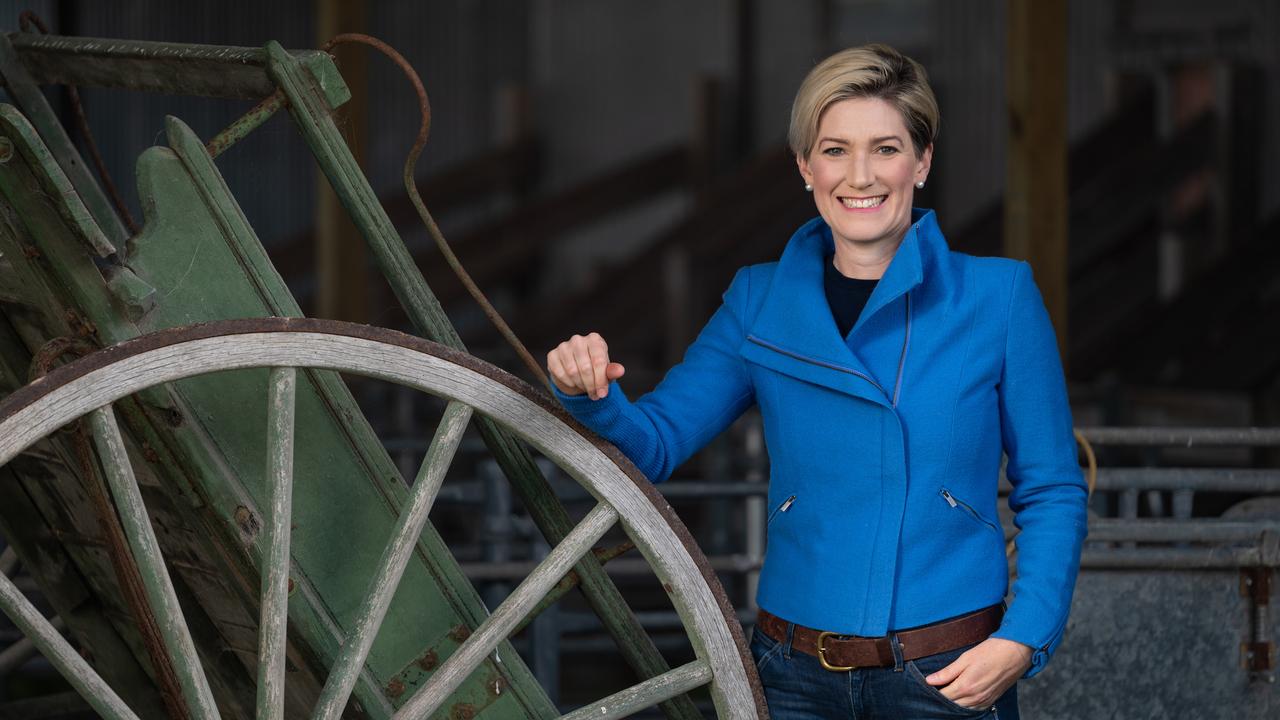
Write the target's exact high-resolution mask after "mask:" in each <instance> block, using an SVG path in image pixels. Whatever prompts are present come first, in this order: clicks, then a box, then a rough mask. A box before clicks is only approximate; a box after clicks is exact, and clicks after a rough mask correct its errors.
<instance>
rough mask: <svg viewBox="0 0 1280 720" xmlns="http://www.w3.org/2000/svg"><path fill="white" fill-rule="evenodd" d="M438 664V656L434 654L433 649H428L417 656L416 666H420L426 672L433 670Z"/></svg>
mask: <svg viewBox="0 0 1280 720" xmlns="http://www.w3.org/2000/svg"><path fill="white" fill-rule="evenodd" d="M439 664H440V656H439V655H438V654H436V651H435V650H428V651H427V654H426V655H423V656H422V657H420V658H418V667H420V668H422V669H423V670H424V671H426V672H431V671H432V670H435V669H436V666H437V665H439Z"/></svg>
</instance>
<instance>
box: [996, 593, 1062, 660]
mask: <svg viewBox="0 0 1280 720" xmlns="http://www.w3.org/2000/svg"><path fill="white" fill-rule="evenodd" d="M1016 608H1017V603H1016V602H1015V603H1014V604H1013V605H1012V606H1010V608H1009V611H1008V612H1007V613H1006V614H1005V616H1004V621H1003V622H1001V623H1000V629H998V630H996V631H995V632H994V633H991V637H998V638H1002V639H1004V640H1012V641H1014V642H1018V643H1022V644H1023V645H1026V646H1027V647H1029V648H1031V667H1030V668H1029V669H1028V670H1027V671H1026V672H1025V673H1024V674H1023V675H1022V678H1023V679H1028V678H1032V677H1035V676H1036V675H1038V674H1039V673H1040V671H1041V670H1043V669H1044V667H1045V665H1047V664H1048V663H1049V658H1051V657H1052V656H1053V653H1054V651H1055V650H1057V649H1058V644H1059V643H1061V642H1062V635H1063V631H1064V630H1065V629H1066V618H1065V617H1064V618H1063V619H1062V622H1061V623H1059V624H1058V626H1057V629H1056V630H1054V631H1053V632H1052V633H1048V634H1046V631H1045V630H1044V629H1043V628H1044V623H1043V617H1041V618H1034V617H1030V616H1029V615H1027V614H1025V613H1024V614H1019V613H1017V610H1016ZM1037 620H1039V622H1036V621H1037ZM1037 626H1038V627H1039V629H1037Z"/></svg>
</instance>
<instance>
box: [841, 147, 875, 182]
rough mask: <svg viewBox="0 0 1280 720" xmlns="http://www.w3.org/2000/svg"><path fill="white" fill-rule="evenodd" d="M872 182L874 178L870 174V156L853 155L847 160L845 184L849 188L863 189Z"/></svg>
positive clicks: (865, 154) (862, 154) (864, 154)
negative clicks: (847, 184)
mask: <svg viewBox="0 0 1280 720" xmlns="http://www.w3.org/2000/svg"><path fill="white" fill-rule="evenodd" d="M874 181H875V178H874V176H873V173H872V172H871V156H870V155H869V154H867V153H854V156H853V157H852V158H850V159H849V165H848V170H847V171H846V173H845V182H847V183H849V186H850V187H854V188H865V187H869V186H870V185H871V183H872V182H874Z"/></svg>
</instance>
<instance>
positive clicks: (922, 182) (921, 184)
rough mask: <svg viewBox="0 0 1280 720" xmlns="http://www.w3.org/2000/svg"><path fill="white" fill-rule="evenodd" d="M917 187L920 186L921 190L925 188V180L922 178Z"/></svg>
mask: <svg viewBox="0 0 1280 720" xmlns="http://www.w3.org/2000/svg"><path fill="white" fill-rule="evenodd" d="M916 187H917V188H919V189H921V190H923V189H924V181H923V180H921V181H920V182H918V183H916Z"/></svg>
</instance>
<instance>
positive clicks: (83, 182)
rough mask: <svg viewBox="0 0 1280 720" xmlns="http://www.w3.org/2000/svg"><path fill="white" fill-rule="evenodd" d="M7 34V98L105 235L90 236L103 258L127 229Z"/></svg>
mask: <svg viewBox="0 0 1280 720" xmlns="http://www.w3.org/2000/svg"><path fill="white" fill-rule="evenodd" d="M15 35H16V34H15ZM22 35H25V33H23V34H22ZM10 37H11V36H10V35H3V34H0V81H2V82H3V83H4V85H5V90H7V91H8V93H9V97H10V98H12V99H13V100H14V102H16V103H18V105H19V106H21V108H22V111H23V113H24V114H26V116H27V117H28V118H30V120H31V122H32V123H33V124H34V125H35V126H36V127H37V128H39V130H40V136H41V137H43V138H44V140H45V143H46V144H47V145H48V146H49V147H50V148H51V149H52V151H53V154H54V155H56V156H57V160H58V164H59V166H60V167H61V168H62V171H63V172H64V173H66V175H67V177H68V178H70V179H71V184H72V185H74V186H75V189H76V192H77V193H79V194H80V197H81V199H82V200H83V201H84V203H85V204H86V205H87V206H88V209H89V210H90V211H91V212H92V213H93V217H94V220H95V221H96V222H97V226H98V227H99V228H101V229H102V233H105V236H104V237H101V238H98V237H93V238H91V239H92V240H93V241H94V244H93V246H92V247H93V250H94V252H95V253H96V254H97V255H98V256H99V257H106V256H107V255H110V254H111V253H112V252H115V247H116V246H119V245H121V244H123V242H124V239H125V238H126V237H128V232H126V231H125V228H124V224H123V223H121V222H120V217H119V216H118V215H116V209H115V207H113V206H112V205H111V201H110V200H108V199H107V195H106V193H104V192H103V191H102V188H101V187H99V185H98V183H97V181H96V180H94V178H93V175H92V174H91V173H90V171H89V168H88V167H87V166H86V165H85V164H84V160H82V159H81V158H80V153H78V152H76V149H75V145H74V144H72V142H71V138H70V137H69V136H68V135H67V131H66V130H65V129H64V128H63V127H62V123H61V122H60V121H59V120H58V115H57V113H55V112H54V111H53V107H51V106H50V105H49V101H48V100H47V99H45V96H44V93H43V92H41V91H40V86H39V84H38V81H36V80H35V79H33V78H32V77H31V75H30V74H29V73H28V71H27V68H26V66H25V65H24V64H23V62H22V59H21V58H20V57H19V54H18V51H17V50H16V49H15V48H14V46H13V44H12V43H11V42H10Z"/></svg>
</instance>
